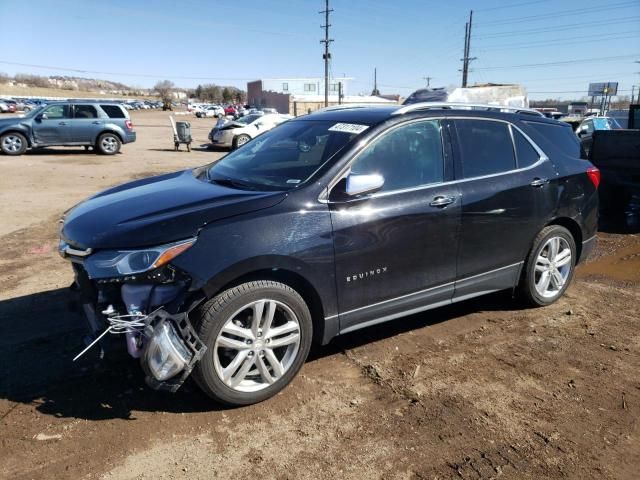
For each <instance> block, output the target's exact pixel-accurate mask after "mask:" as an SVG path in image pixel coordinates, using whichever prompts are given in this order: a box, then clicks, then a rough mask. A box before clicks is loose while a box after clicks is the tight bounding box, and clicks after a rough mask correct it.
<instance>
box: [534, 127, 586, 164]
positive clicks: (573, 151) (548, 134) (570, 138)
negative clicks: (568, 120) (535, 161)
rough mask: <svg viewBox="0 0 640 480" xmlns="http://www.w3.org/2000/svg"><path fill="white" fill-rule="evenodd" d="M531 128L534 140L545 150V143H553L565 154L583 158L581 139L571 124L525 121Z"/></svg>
mask: <svg viewBox="0 0 640 480" xmlns="http://www.w3.org/2000/svg"><path fill="white" fill-rule="evenodd" d="M523 123H524V124H525V125H527V127H529V129H530V130H533V131H532V132H530V133H531V136H532V138H533V140H534V141H535V142H536V143H537V144H538V145H540V146H541V147H542V149H543V150H544V145H545V144H552V145H553V147H554V148H556V149H557V150H560V151H561V152H562V153H563V154H564V155H567V156H570V157H573V158H581V157H582V155H581V148H580V141H579V140H578V137H576V135H575V133H573V130H572V129H571V126H570V125H567V126H564V125H557V124H553V123H542V122H527V121H524V122H523Z"/></svg>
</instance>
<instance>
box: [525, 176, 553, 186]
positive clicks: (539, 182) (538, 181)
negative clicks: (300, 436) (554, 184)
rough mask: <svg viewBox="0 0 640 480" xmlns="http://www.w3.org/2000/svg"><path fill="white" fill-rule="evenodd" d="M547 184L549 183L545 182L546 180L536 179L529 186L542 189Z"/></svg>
mask: <svg viewBox="0 0 640 480" xmlns="http://www.w3.org/2000/svg"><path fill="white" fill-rule="evenodd" d="M547 183H549V180H547V179H546V178H538V177H536V178H534V179H533V181H532V182H531V183H530V184H529V185H531V186H532V187H544V186H545V185H546V184H547Z"/></svg>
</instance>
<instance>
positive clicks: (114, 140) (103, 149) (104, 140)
mask: <svg viewBox="0 0 640 480" xmlns="http://www.w3.org/2000/svg"><path fill="white" fill-rule="evenodd" d="M121 146H122V142H121V141H120V139H119V138H118V136H117V135H116V134H114V133H103V134H102V135H100V137H98V141H97V142H96V147H95V148H96V150H97V151H98V153H100V154H102V155H115V154H116V153H118V152H119V151H120V147H121Z"/></svg>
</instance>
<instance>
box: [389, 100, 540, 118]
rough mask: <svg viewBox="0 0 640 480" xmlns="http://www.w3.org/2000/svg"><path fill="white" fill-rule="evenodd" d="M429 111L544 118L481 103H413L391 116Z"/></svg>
mask: <svg viewBox="0 0 640 480" xmlns="http://www.w3.org/2000/svg"><path fill="white" fill-rule="evenodd" d="M429 109H437V110H447V109H460V110H486V111H490V112H510V113H526V114H529V115H537V116H539V117H544V115H543V114H542V113H540V112H539V111H537V110H534V109H532V108H523V107H509V106H506V105H485V104H481V103H450V102H420V103H413V104H411V105H405V106H404V107H401V108H399V109H398V110H395V111H394V112H393V113H392V115H404V114H405V113H410V112H415V111H419V110H429Z"/></svg>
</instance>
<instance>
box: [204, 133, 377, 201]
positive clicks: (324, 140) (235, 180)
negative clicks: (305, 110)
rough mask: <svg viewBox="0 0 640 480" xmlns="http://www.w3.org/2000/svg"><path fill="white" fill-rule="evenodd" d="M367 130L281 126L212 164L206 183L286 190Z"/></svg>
mask: <svg viewBox="0 0 640 480" xmlns="http://www.w3.org/2000/svg"><path fill="white" fill-rule="evenodd" d="M367 128H368V127H367V125H355V124H344V123H339V122H335V121H326V120H317V121H312V120H305V121H302V120H298V121H295V120H294V121H289V122H285V123H283V124H281V125H280V126H278V127H276V128H274V129H273V130H270V131H268V132H266V133H264V134H262V135H260V136H259V137H257V138H256V139H254V140H252V141H251V142H249V143H247V144H246V145H244V146H243V147H241V148H239V149H238V150H235V151H233V152H231V153H230V154H229V155H227V156H226V157H224V158H222V159H221V160H219V161H218V162H216V163H215V164H213V166H211V167H210V168H209V170H208V179H209V180H210V181H212V182H216V183H220V184H224V185H226V186H231V187H234V188H240V189H248V190H290V189H292V188H295V187H297V186H300V185H302V184H303V183H304V182H306V181H307V180H308V179H309V178H310V177H311V176H312V175H313V174H314V173H315V172H316V171H317V170H318V169H319V168H320V167H321V166H322V165H324V164H325V163H326V162H327V161H328V160H329V159H330V158H331V157H333V156H334V155H335V154H336V153H337V152H339V151H340V150H342V148H344V146H345V145H347V144H348V143H349V142H350V141H351V140H353V139H354V138H355V137H356V136H357V135H358V134H359V133H361V132H363V131H364V130H366V129H367Z"/></svg>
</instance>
